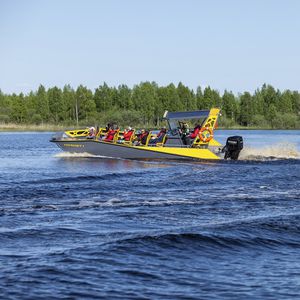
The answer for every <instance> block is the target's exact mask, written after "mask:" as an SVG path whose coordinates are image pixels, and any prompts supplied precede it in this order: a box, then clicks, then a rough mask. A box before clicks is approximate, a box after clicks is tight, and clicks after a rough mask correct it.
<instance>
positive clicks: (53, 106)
mask: <svg viewBox="0 0 300 300" xmlns="http://www.w3.org/2000/svg"><path fill="white" fill-rule="evenodd" d="M47 98H48V101H49V109H50V114H51V117H52V120H53V121H54V122H55V123H58V122H59V121H62V120H63V114H64V110H65V106H64V103H63V97H62V91H61V89H59V88H58V87H56V86H55V87H53V88H50V89H49V90H48V91H47Z"/></svg>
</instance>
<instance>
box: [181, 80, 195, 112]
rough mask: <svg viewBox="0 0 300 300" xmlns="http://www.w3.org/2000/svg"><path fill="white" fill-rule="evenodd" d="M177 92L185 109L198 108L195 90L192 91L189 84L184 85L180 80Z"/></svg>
mask: <svg viewBox="0 0 300 300" xmlns="http://www.w3.org/2000/svg"><path fill="white" fill-rule="evenodd" d="M177 94H178V96H179V99H180V102H181V103H182V106H183V107H184V110H187V111H189V110H195V109H196V107H197V103H196V98H195V95H194V93H193V91H191V90H190V89H189V88H188V87H187V86H184V85H183V84H182V83H181V82H179V84H178V86H177Z"/></svg>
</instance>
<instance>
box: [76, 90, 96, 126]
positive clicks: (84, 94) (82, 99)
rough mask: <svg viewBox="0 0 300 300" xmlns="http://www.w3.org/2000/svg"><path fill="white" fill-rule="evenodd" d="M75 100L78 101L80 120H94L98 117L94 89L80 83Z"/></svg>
mask: <svg viewBox="0 0 300 300" xmlns="http://www.w3.org/2000/svg"><path fill="white" fill-rule="evenodd" d="M75 100H76V101H77V103H78V115H79V120H85V121H86V122H89V121H93V122H94V121H95V118H96V104H95V101H94V99H93V93H92V91H91V90H89V89H88V88H87V87H85V86H82V85H80V86H79V87H78V88H77V90H76V93H75Z"/></svg>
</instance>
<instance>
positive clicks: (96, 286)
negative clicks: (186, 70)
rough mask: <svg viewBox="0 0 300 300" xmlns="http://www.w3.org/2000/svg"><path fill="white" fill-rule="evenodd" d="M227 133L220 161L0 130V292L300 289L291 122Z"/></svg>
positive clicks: (68, 294)
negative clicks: (229, 142)
mask: <svg viewBox="0 0 300 300" xmlns="http://www.w3.org/2000/svg"><path fill="white" fill-rule="evenodd" d="M237 133H238V134H242V135H243V136H244V140H245V146H246V149H245V151H244V158H245V160H244V161H238V162H230V163H174V162H171V163H168V162H160V163H158V162H138V161H128V160H111V159H100V158H96V157H73V156H71V155H69V156H68V155H62V154H61V150H59V149H58V148H57V147H56V146H55V145H54V144H52V143H49V142H48V140H49V138H50V136H51V133H0V145H1V147H0V204H1V205H0V226H1V227H0V298H1V299H58V298H59V299H95V298H97V299H299V297H300V188H299V187H300V160H299V158H297V156H298V155H299V153H300V152H299V151H300V131H243V132H237V131H231V132H230V131H218V133H217V138H218V137H219V139H220V140H221V141H222V142H224V141H225V139H226V137H227V136H228V135H232V134H237ZM278 143H279V144H278ZM283 145H284V146H283ZM282 149H284V151H281V150H282ZM282 152H284V154H282ZM270 153H271V154H270Z"/></svg>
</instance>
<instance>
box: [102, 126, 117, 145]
mask: <svg viewBox="0 0 300 300" xmlns="http://www.w3.org/2000/svg"><path fill="white" fill-rule="evenodd" d="M116 133H117V130H116V129H112V128H110V129H109V130H108V132H107V134H106V136H105V138H104V142H109V143H112V142H113V140H114V137H115V134H116Z"/></svg>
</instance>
